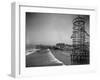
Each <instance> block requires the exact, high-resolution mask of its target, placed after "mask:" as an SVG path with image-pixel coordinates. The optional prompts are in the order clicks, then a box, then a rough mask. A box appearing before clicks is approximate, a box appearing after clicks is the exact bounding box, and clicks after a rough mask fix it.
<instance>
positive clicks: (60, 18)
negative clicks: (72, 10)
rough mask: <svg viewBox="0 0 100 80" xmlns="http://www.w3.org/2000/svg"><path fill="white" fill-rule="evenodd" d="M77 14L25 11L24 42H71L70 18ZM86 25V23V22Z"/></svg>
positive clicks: (71, 25)
mask: <svg viewBox="0 0 100 80" xmlns="http://www.w3.org/2000/svg"><path fill="white" fill-rule="evenodd" d="M76 16H77V15H72V14H55V13H29V12H27V13H26V44H44V45H55V44H56V43H66V44H72V39H71V35H72V31H73V29H72V28H73V24H72V20H73V19H74V18H75V17H76ZM86 26H87V27H88V26H89V25H88V23H87V24H86Z"/></svg>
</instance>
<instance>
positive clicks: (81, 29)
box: [71, 16, 89, 64]
mask: <svg viewBox="0 0 100 80" xmlns="http://www.w3.org/2000/svg"><path fill="white" fill-rule="evenodd" d="M72 22H73V34H72V36H71V38H72V41H73V50H72V55H71V59H72V64H87V63H89V52H88V50H86V45H85V38H86V35H85V34H86V31H85V23H86V22H85V18H84V17H82V16H77V17H76V18H75V19H73V21H72Z"/></svg>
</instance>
